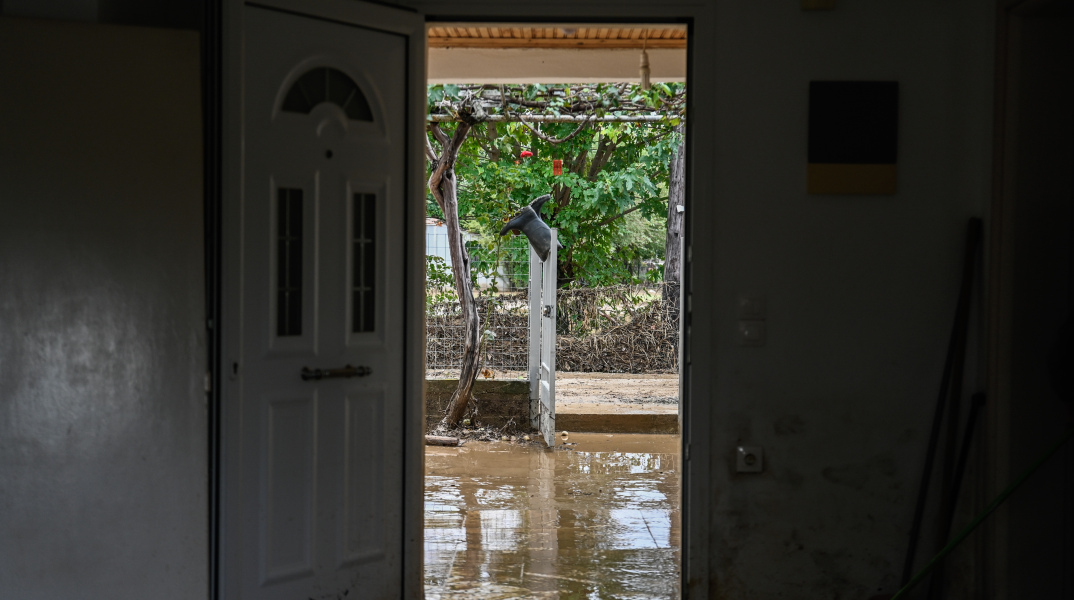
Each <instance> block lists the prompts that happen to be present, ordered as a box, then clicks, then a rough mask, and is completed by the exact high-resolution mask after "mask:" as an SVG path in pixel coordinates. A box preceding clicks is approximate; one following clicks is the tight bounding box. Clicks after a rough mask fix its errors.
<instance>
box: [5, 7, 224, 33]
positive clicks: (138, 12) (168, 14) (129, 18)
mask: <svg viewBox="0 0 1074 600" xmlns="http://www.w3.org/2000/svg"><path fill="white" fill-rule="evenodd" d="M206 1H207V0H159V1H156V2H142V1H141V0H0V15H5V16H9V17H23V18H33V19H49V20H59V21H81V22H86V23H113V24H120V25H142V26H145V27H164V28H169V29H191V30H199V29H201V26H202V20H203V19H204V11H205V7H206Z"/></svg>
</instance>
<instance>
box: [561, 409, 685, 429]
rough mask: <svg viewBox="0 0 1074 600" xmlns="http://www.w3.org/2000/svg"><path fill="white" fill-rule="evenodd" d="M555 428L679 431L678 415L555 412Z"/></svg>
mask: <svg viewBox="0 0 1074 600" xmlns="http://www.w3.org/2000/svg"><path fill="white" fill-rule="evenodd" d="M556 429H557V430H559V431H567V432H574V431H577V432H580V433H581V432H588V433H679V415H677V414H674V413H672V414H654V413H610V412H608V413H599V414H584V413H560V412H557V413H556Z"/></svg>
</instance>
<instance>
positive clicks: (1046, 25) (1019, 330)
mask: <svg viewBox="0 0 1074 600" xmlns="http://www.w3.org/2000/svg"><path fill="white" fill-rule="evenodd" d="M1053 4H1066V5H1067V7H1068V8H1070V7H1071V5H1072V4H1074V3H1070V2H1065V3H1053ZM1066 13H1067V16H1066V17H1050V16H1049V17H1036V16H1026V17H1015V18H1013V19H1012V20H1011V21H1010V29H1009V32H1010V33H1009V36H1010V41H1009V53H1008V56H1009V59H1008V61H1009V62H1008V68H1009V74H1010V79H1009V86H1008V90H1007V93H1008V110H1009V112H1008V115H1007V116H1008V121H1007V132H1008V134H1007V136H1008V137H1007V148H1008V151H1009V153H1008V156H1007V158H1008V162H1007V165H1006V172H1007V174H1008V176H1009V177H1008V181H1007V185H1006V186H1005V191H1006V193H1005V197H1004V203H1005V204H1008V205H1009V209H1010V213H1009V220H1008V222H1007V225H1008V227H1009V235H1010V239H1009V243H1010V246H1009V247H1010V251H1011V252H1012V256H1013V262H1012V263H1011V264H1012V272H1011V274H1010V276H1011V279H1010V281H1009V283H1010V284H1011V290H1012V291H1013V295H1012V297H1011V302H1012V304H1011V311H1010V319H1011V322H1010V327H1011V329H1010V338H1009V340H1008V341H1009V344H1010V346H1009V357H1010V365H1009V367H1010V375H1009V377H1010V379H1009V385H1010V393H1009V396H1008V397H1006V398H1005V399H1004V400H1005V401H1006V402H1007V403H1009V408H1008V414H1007V417H1008V418H1007V419H1006V420H1005V422H1004V423H1002V424H1001V425H1000V426H1003V427H1006V432H1005V433H1006V435H1007V436H1008V437H1009V446H1010V456H1009V467H1008V469H1006V470H1005V471H1004V472H1001V473H999V474H998V479H999V480H1000V483H1001V484H1002V483H1004V482H1007V481H1012V480H1014V479H1015V478H1016V477H1018V476H1019V475H1020V474H1021V473H1022V472H1023V471H1024V470H1025V469H1026V468H1027V467H1029V465H1031V464H1032V463H1033V462H1034V461H1035V460H1036V459H1037V458H1038V456H1039V455H1040V454H1041V453H1042V452H1043V451H1044V450H1045V448H1047V447H1048V446H1050V445H1051V444H1053V443H1054V442H1055V441H1056V440H1057V439H1059V438H1060V436H1061V434H1062V433H1063V431H1064V430H1065V429H1067V428H1069V427H1071V426H1072V425H1074V406H1072V405H1071V400H1070V398H1069V394H1070V386H1071V383H1070V376H1071V375H1070V372H1071V370H1072V369H1074V365H1072V364H1070V363H1069V360H1070V358H1069V354H1067V356H1066V358H1065V359H1063V358H1061V357H1060V356H1058V355H1056V354H1054V353H1055V352H1056V350H1057V345H1058V344H1060V339H1059V336H1060V333H1061V332H1062V331H1063V329H1062V328H1063V327H1064V323H1065V324H1066V325H1065V326H1066V332H1065V335H1066V336H1067V338H1066V341H1065V343H1066V344H1067V348H1068V349H1067V352H1068V353H1069V352H1070V350H1069V345H1070V344H1072V343H1074V341H1072V340H1071V336H1074V330H1072V328H1074V323H1072V322H1071V321H1070V320H1071V319H1074V289H1072V286H1074V245H1072V239H1071V238H1072V235H1074V10H1067V11H1066ZM1056 360H1062V361H1064V362H1066V364H1063V362H1060V363H1059V364H1056ZM1053 369H1058V370H1060V371H1065V372H1066V375H1065V377H1066V383H1065V384H1061V385H1065V386H1067V387H1066V394H1067V395H1068V397H1067V399H1066V402H1064V401H1063V398H1062V397H1061V396H1060V394H1059V391H1058V390H1057V389H1056V385H1055V384H1054V383H1053V378H1055V377H1056V373H1053V372H1052V370H1053ZM1059 378H1062V375H1060V376H1059ZM1005 516H1006V535H1007V540H1008V545H1007V546H1006V548H1005V550H1006V561H1007V562H1006V571H1005V573H1004V574H1003V575H1004V579H1005V580H1004V581H1003V584H1004V586H1005V587H1006V590H1007V593H1008V594H1009V597H1012V598H1020V597H1029V596H1033V597H1039V598H1045V597H1047V598H1070V597H1072V596H1074V570H1072V569H1071V564H1072V563H1074V444H1071V443H1067V444H1066V446H1065V447H1064V448H1063V450H1062V451H1061V452H1060V453H1059V454H1058V455H1056V456H1055V457H1053V458H1052V459H1051V460H1050V461H1049V462H1048V463H1046V464H1045V465H1044V466H1043V467H1042V468H1041V469H1040V470H1039V471H1038V472H1037V473H1036V474H1034V475H1033V477H1032V478H1031V479H1029V480H1028V481H1027V482H1026V483H1025V484H1024V485H1023V486H1022V488H1020V489H1019V490H1018V492H1016V493H1015V494H1014V495H1013V496H1011V498H1010V500H1009V501H1008V506H1007V507H1006V514H1005Z"/></svg>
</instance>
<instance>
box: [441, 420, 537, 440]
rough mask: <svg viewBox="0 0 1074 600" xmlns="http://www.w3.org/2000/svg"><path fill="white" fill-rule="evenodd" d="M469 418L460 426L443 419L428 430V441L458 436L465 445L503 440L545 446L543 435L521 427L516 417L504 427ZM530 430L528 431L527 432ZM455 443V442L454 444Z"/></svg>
mask: <svg viewBox="0 0 1074 600" xmlns="http://www.w3.org/2000/svg"><path fill="white" fill-rule="evenodd" d="M468 421H469V419H466V420H465V421H463V423H464V424H463V425H461V426H459V427H448V426H447V425H445V424H444V422H443V421H441V422H440V423H439V424H437V425H436V427H433V428H432V429H430V430H429V431H428V432H427V435H426V436H425V439H426V443H428V439H429V438H431V437H434V438H436V437H442V438H457V439H458V444H457V445H460V446H461V445H463V444H465V443H466V442H472V441H476V442H501V443H507V444H517V445H520V446H543V445H544V444H542V443H541V442H540V439H541V436H540V434H539V433H538V432H536V431H529V429H528V428H526V429H523V428H521V427H519V426H518V425H517V424H516V423H515V421H514V419H511V420H510V421H508V422H507V424H506V425H504V426H503V427H491V426H488V425H483V424H482V423H481V422H478V423H477V424H476V425H469V424H467V422H468ZM527 432H528V433H527ZM453 445H455V444H453Z"/></svg>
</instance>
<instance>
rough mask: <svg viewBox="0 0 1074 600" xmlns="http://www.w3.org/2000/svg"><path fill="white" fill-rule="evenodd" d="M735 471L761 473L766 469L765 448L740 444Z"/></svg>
mask: <svg viewBox="0 0 1074 600" xmlns="http://www.w3.org/2000/svg"><path fill="white" fill-rule="evenodd" d="M735 471H737V472H739V473H760V472H761V471H764V448H762V447H760V446H739V447H738V453H737V456H736V457H735Z"/></svg>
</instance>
